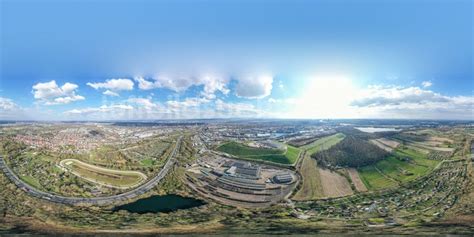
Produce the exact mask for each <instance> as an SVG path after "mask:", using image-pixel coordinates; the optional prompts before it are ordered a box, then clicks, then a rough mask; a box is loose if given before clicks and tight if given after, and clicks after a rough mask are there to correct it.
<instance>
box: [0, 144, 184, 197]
mask: <svg viewBox="0 0 474 237" xmlns="http://www.w3.org/2000/svg"><path fill="white" fill-rule="evenodd" d="M181 139H182V137H179V138H178V140H177V141H176V146H175V147H174V149H173V151H172V152H171V154H170V156H169V158H168V161H166V164H165V165H164V166H163V168H162V169H161V170H160V172H158V174H157V175H156V176H155V177H153V178H152V179H150V180H149V181H148V182H146V183H145V184H143V185H141V186H139V187H137V188H135V189H133V190H130V191H128V192H125V193H121V194H117V195H113V196H107V197H92V198H81V197H65V196H60V195H56V194H51V193H47V192H43V191H40V190H37V189H36V188H33V187H32V186H30V185H28V184H27V183H25V182H23V181H22V180H21V179H20V178H18V176H16V175H15V174H14V173H13V171H12V170H11V169H10V168H9V167H8V166H7V165H6V164H5V160H4V159H3V157H1V156H0V169H1V170H2V171H3V173H4V174H5V175H6V176H7V177H8V178H9V179H10V180H11V181H12V182H13V183H15V185H16V186H17V187H18V188H20V189H22V190H23V191H25V192H27V193H28V194H29V195H31V196H33V197H37V198H42V199H45V200H48V201H51V202H56V203H63V204H70V205H76V204H92V205H108V204H111V203H114V202H121V201H125V200H127V199H132V198H135V197H138V196H140V195H142V194H144V193H146V192H148V191H150V190H151V189H152V188H153V187H155V186H156V185H157V184H158V183H159V182H160V181H161V180H162V179H163V178H164V177H165V176H166V174H167V173H168V172H169V170H170V169H171V167H173V164H174V163H175V162H176V159H175V155H176V152H177V151H178V150H179V148H180V145H181Z"/></svg>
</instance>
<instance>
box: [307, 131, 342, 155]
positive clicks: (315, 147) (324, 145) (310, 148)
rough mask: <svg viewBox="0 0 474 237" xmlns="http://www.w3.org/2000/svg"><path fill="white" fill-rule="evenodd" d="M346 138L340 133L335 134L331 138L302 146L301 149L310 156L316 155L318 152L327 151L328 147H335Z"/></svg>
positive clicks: (324, 138)
mask: <svg viewBox="0 0 474 237" xmlns="http://www.w3.org/2000/svg"><path fill="white" fill-rule="evenodd" d="M345 137H346V136H345V135H344V134H342V133H337V134H334V135H331V136H327V137H323V138H321V139H318V140H316V141H314V142H312V143H311V144H308V145H305V146H302V147H301V148H302V149H305V150H306V151H307V152H308V153H309V154H310V155H312V154H314V153H317V152H319V151H323V150H327V149H329V148H330V147H332V146H334V145H336V144H337V143H339V142H340V141H342V139H344V138H345Z"/></svg>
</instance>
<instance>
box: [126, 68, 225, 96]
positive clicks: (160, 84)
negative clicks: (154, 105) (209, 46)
mask: <svg viewBox="0 0 474 237" xmlns="http://www.w3.org/2000/svg"><path fill="white" fill-rule="evenodd" d="M135 81H136V82H137V83H138V88H140V89H141V90H151V89H155V88H167V89H170V90H173V91H176V92H181V91H185V90H187V89H188V88H189V87H191V86H203V91H202V92H201V95H202V96H204V97H206V98H208V99H214V98H215V93H216V92H217V91H220V92H222V93H223V94H228V93H229V89H228V88H227V86H226V85H227V83H228V82H229V79H228V78H226V77H223V76H220V75H216V74H203V75H199V76H187V75H175V76H168V75H159V76H157V77H156V78H152V79H145V78H143V77H136V78H135Z"/></svg>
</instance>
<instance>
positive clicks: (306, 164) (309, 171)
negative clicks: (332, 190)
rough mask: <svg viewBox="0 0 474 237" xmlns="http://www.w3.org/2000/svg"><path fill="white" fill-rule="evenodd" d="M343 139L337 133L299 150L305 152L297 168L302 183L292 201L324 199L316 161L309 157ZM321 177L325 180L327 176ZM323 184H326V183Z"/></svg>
mask: <svg viewBox="0 0 474 237" xmlns="http://www.w3.org/2000/svg"><path fill="white" fill-rule="evenodd" d="M344 137H345V136H344V134H342V133H338V134H334V135H331V136H327V137H323V138H320V139H318V140H317V141H314V142H312V143H311V144H308V145H305V146H302V147H301V149H305V150H306V151H305V154H304V157H303V160H302V162H301V166H300V168H299V171H300V173H301V176H302V177H303V181H302V185H301V188H300V189H299V190H298V192H297V193H296V194H295V196H294V197H293V199H294V200H298V201H302V200H314V199H318V198H323V197H325V193H324V190H323V184H322V182H321V175H320V171H319V168H318V166H317V162H316V160H315V159H313V158H312V157H311V154H314V153H316V152H318V151H322V150H326V149H329V148H330V147H331V146H334V145H335V144H337V143H338V142H340V141H341V140H342V139H344ZM323 177H324V178H326V177H327V175H326V176H323ZM325 183H328V182H327V181H326V182H325ZM326 189H327V188H326Z"/></svg>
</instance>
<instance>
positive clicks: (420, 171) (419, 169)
mask: <svg viewBox="0 0 474 237" xmlns="http://www.w3.org/2000/svg"><path fill="white" fill-rule="evenodd" d="M438 163H439V161H435V160H429V159H426V155H425V154H423V153H421V152H418V151H416V150H413V149H409V148H407V147H400V148H398V149H397V150H396V151H395V152H394V153H393V155H391V156H390V157H388V158H386V159H384V160H381V161H379V162H377V163H376V164H374V165H370V166H366V167H362V168H359V169H358V171H359V175H360V177H361V179H362V181H363V182H364V184H365V186H366V187H367V188H368V189H369V190H376V189H383V188H387V187H392V186H394V185H396V184H397V183H398V182H399V183H403V182H408V181H411V180H414V179H416V178H418V177H420V176H423V175H426V174H427V173H429V172H430V171H431V170H432V169H433V168H434V167H435V166H436V165H437V164H438ZM380 172H381V173H380Z"/></svg>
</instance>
